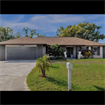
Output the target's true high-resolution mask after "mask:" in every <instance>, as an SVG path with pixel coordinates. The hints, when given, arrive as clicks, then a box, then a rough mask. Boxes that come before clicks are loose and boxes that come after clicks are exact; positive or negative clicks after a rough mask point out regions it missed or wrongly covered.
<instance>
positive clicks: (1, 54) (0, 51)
mask: <svg viewBox="0 0 105 105" xmlns="http://www.w3.org/2000/svg"><path fill="white" fill-rule="evenodd" d="M2 60H5V45H0V61H2Z"/></svg>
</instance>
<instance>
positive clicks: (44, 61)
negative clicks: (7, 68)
mask: <svg viewBox="0 0 105 105" xmlns="http://www.w3.org/2000/svg"><path fill="white" fill-rule="evenodd" d="M49 59H50V58H49V57H47V55H44V56H43V57H42V58H38V59H37V60H36V67H35V68H36V69H38V70H39V71H40V70H41V72H42V77H46V76H45V71H46V70H49V68H50V66H51V62H49Z"/></svg>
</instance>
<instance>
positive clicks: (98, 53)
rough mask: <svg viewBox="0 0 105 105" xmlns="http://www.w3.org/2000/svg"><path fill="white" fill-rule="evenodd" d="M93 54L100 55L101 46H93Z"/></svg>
mask: <svg viewBox="0 0 105 105" xmlns="http://www.w3.org/2000/svg"><path fill="white" fill-rule="evenodd" d="M93 55H100V47H93Z"/></svg>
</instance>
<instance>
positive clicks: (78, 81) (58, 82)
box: [27, 59, 105, 91]
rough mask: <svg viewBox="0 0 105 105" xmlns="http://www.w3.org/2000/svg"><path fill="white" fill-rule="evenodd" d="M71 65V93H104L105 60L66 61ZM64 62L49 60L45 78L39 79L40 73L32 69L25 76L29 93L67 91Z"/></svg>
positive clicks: (66, 73) (66, 72) (66, 71)
mask: <svg viewBox="0 0 105 105" xmlns="http://www.w3.org/2000/svg"><path fill="white" fill-rule="evenodd" d="M67 61H69V62H71V63H72V64H73V69H72V70H71V76H72V77H71V79H72V91H105V59H76V60H67ZM67 61H66V60H51V62H52V66H51V68H50V70H49V71H46V76H48V77H47V78H40V77H39V75H42V73H41V72H39V71H38V70H36V69H35V68H33V70H32V71H31V72H30V73H29V74H28V76H27V84H28V86H29V88H30V90H31V91H68V70H67V68H66V62H67Z"/></svg>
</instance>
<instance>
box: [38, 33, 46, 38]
mask: <svg viewBox="0 0 105 105" xmlns="http://www.w3.org/2000/svg"><path fill="white" fill-rule="evenodd" d="M36 35H37V37H46V35H44V34H43V35H39V33H37V34H36Z"/></svg>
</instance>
